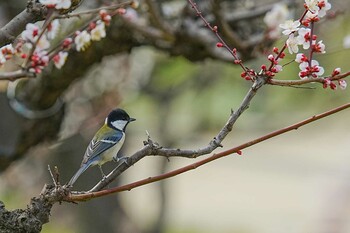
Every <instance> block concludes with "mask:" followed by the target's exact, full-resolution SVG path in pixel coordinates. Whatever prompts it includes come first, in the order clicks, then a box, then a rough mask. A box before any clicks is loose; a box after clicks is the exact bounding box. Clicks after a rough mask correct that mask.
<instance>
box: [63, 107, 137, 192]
mask: <svg viewBox="0 0 350 233" xmlns="http://www.w3.org/2000/svg"><path fill="white" fill-rule="evenodd" d="M135 120H136V119H135V118H132V117H130V116H129V115H128V114H127V113H126V112H125V111H124V110H123V109H120V108H117V109H114V110H112V111H111V112H110V113H109V114H108V116H107V117H106V120H105V122H104V124H103V126H102V127H101V128H100V129H99V130H98V131H97V132H96V134H95V136H94V137H93V138H92V140H91V141H90V143H89V145H88V147H87V148H86V151H85V154H84V157H83V161H82V162H81V165H80V168H79V170H78V171H77V172H76V173H75V174H74V176H73V177H72V178H71V179H70V181H69V182H68V183H67V185H68V186H71V187H72V186H73V184H74V183H75V181H76V180H77V179H78V178H79V176H80V175H81V174H82V173H83V172H85V171H86V169H88V168H89V167H91V166H95V165H98V166H99V168H100V171H101V174H102V176H103V178H104V177H105V175H104V173H103V171H102V167H101V166H102V165H103V164H104V163H106V162H109V161H112V160H114V161H119V158H118V157H117V154H118V152H119V150H120V148H121V147H122V146H123V143H124V140H125V129H126V126H127V125H128V124H129V123H130V122H132V121H135Z"/></svg>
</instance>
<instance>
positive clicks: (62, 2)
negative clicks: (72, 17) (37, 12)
mask: <svg viewBox="0 0 350 233" xmlns="http://www.w3.org/2000/svg"><path fill="white" fill-rule="evenodd" d="M71 5H72V2H71V0H57V3H56V7H55V8H56V9H68V8H69V7H70V6H71Z"/></svg>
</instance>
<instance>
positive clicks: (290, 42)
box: [286, 34, 299, 54]
mask: <svg viewBox="0 0 350 233" xmlns="http://www.w3.org/2000/svg"><path fill="white" fill-rule="evenodd" d="M286 44H287V47H288V51H289V53H290V54H293V53H297V52H298V51H299V48H298V45H299V44H298V40H297V38H296V37H294V34H290V35H289V38H288V39H287V41H286Z"/></svg>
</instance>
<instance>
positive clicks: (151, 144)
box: [143, 131, 163, 152]
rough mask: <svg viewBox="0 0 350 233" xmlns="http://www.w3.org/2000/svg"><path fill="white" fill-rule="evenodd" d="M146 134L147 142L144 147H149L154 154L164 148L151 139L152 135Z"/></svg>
mask: <svg viewBox="0 0 350 233" xmlns="http://www.w3.org/2000/svg"><path fill="white" fill-rule="evenodd" d="M146 134H147V141H143V145H144V146H149V147H150V149H151V150H152V151H153V152H154V151H157V150H159V149H162V148H163V147H162V146H161V145H159V143H158V142H155V141H153V140H152V139H151V135H150V134H149V133H148V131H146Z"/></svg>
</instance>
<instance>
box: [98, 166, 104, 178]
mask: <svg viewBox="0 0 350 233" xmlns="http://www.w3.org/2000/svg"><path fill="white" fill-rule="evenodd" d="M98 168H99V169H100V171H101V175H102V180H104V179H106V175H105V173H104V172H103V170H102V166H98Z"/></svg>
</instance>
